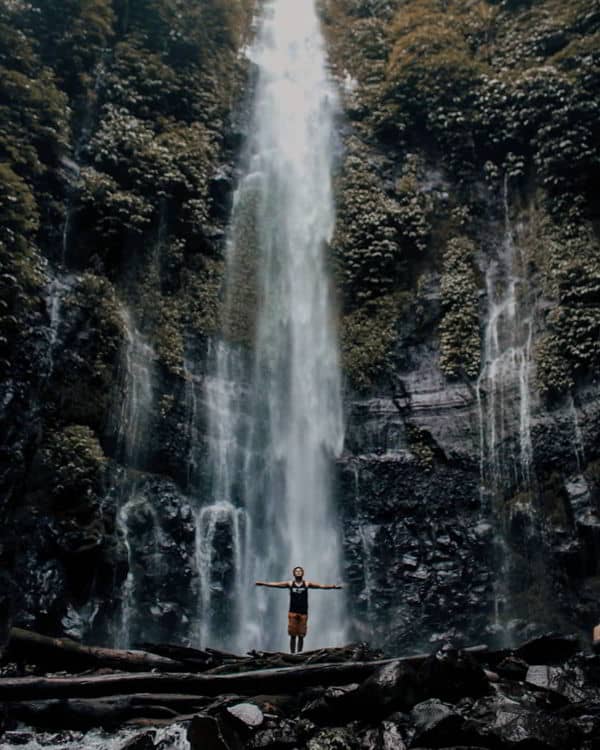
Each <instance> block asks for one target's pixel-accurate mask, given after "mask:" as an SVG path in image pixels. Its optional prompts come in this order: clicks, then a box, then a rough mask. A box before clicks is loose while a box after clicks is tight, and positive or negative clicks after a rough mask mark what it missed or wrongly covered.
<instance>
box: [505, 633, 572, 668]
mask: <svg viewBox="0 0 600 750" xmlns="http://www.w3.org/2000/svg"><path fill="white" fill-rule="evenodd" d="M579 648H580V644H579V639H578V637H577V636H576V635H563V634H561V633H547V634H545V635H541V636H539V637H537V638H532V639H531V640H530V641H527V642H526V643H523V644H522V645H521V646H519V648H517V649H516V650H515V656H517V657H518V658H520V659H524V660H525V661H526V662H527V663H528V664H558V663H560V662H563V661H565V660H566V659H568V658H569V657H571V656H573V655H574V654H576V653H577V651H579Z"/></svg>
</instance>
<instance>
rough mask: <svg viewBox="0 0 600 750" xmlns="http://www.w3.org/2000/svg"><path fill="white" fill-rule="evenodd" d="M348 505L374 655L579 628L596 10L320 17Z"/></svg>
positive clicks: (434, 10) (588, 587)
mask: <svg viewBox="0 0 600 750" xmlns="http://www.w3.org/2000/svg"><path fill="white" fill-rule="evenodd" d="M324 15H325V21H326V24H327V28H328V30H329V35H330V40H331V47H332V54H333V60H334V64H335V66H336V70H337V73H338V76H339V78H340V80H342V81H344V83H345V85H344V91H345V112H346V115H347V120H346V123H345V144H346V157H345V161H344V164H343V166H342V170H341V175H340V202H339V215H338V225H337V226H338V229H337V235H336V238H335V241H334V247H333V252H334V256H335V258H336V260H337V263H338V273H339V279H340V286H341V289H342V292H343V295H344V315H343V317H342V323H341V337H342V346H343V352H344V355H345V363H346V372H347V375H348V388H347V393H346V406H347V425H348V429H347V439H346V454H345V455H344V456H343V458H342V459H341V461H340V463H339V466H340V476H341V487H342V492H341V496H340V497H341V502H342V503H343V507H344V509H345V512H346V519H347V521H346V529H347V535H346V550H347V559H348V561H349V577H350V580H351V581H352V585H353V592H354V596H355V601H357V602H358V606H357V612H358V613H359V614H358V619H359V621H360V622H361V624H365V623H366V629H365V632H368V631H369V630H371V629H374V630H375V632H377V633H378V634H379V636H380V638H381V639H382V640H384V641H386V640H387V641H389V642H392V643H398V642H399V643H402V644H408V643H410V644H411V645H413V644H415V642H418V643H420V644H421V645H427V644H428V643H429V642H430V641H432V640H435V639H436V638H437V637H439V636H440V635H441V634H444V633H448V632H449V633H451V634H452V635H453V636H454V637H455V638H458V639H461V638H463V637H466V638H467V640H468V639H470V638H474V637H476V635H477V634H478V633H479V634H481V633H482V632H487V633H488V635H489V636H490V637H493V636H496V637H499V638H500V639H502V638H510V637H514V635H515V634H516V633H519V632H520V631H525V632H528V631H531V630H536V629H542V628H544V627H576V626H585V627H589V626H590V625H591V624H592V623H593V621H594V619H595V618H596V617H597V615H596V605H595V601H594V599H595V592H596V590H597V581H598V579H597V573H598V556H597V544H596V541H595V540H596V539H597V533H598V528H599V527H598V516H597V511H598V505H597V503H598V497H599V495H598V479H597V459H598V453H597V444H598V427H599V409H598V385H597V379H596V368H597V365H598V355H599V353H600V350H599V349H598V333H599V331H600V328H599V324H600V307H599V304H600V296H599V294H598V290H599V289H600V286H599V281H600V265H599V259H600V253H599V247H598V236H597V204H596V197H595V192H594V190H593V188H592V185H593V184H594V181H595V180H596V179H597V173H598V136H597V133H595V132H594V126H593V121H594V115H593V112H595V111H597V107H598V98H597V94H596V93H595V89H594V86H595V85H596V82H597V76H598V50H597V39H598V37H597V34H598V23H599V21H600V17H599V16H598V12H597V8H596V7H595V5H594V4H593V3H588V2H581V3H577V2H576V3H569V5H568V7H566V6H565V5H564V4H560V3H553V2H523V3H517V2H514V3H511V2H502V3H474V4H471V5H467V4H465V3H459V2H456V3H453V2H449V3H448V2H445V3H441V2H435V1H432V2H411V1H410V0H409V1H408V2H402V3H397V4H389V3H388V4H372V3H361V2H358V3H355V2H353V3H348V2H330V3H328V4H327V5H326V9H325V14H324Z"/></svg>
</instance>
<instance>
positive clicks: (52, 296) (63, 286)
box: [46, 273, 75, 378]
mask: <svg viewBox="0 0 600 750" xmlns="http://www.w3.org/2000/svg"><path fill="white" fill-rule="evenodd" d="M74 281H75V277H74V276H71V275H60V274H58V273H57V274H53V275H52V276H51V278H50V283H49V284H48V294H47V296H46V307H47V314H48V319H49V320H48V322H49V325H48V352H47V362H48V366H47V374H46V377H48V378H50V377H51V376H52V373H53V371H54V355H55V349H56V345H57V343H58V340H59V333H60V326H61V324H62V321H63V303H64V299H65V297H66V296H67V294H68V293H69V292H70V291H71V289H72V288H73V283H74Z"/></svg>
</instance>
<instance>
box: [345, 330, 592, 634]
mask: <svg viewBox="0 0 600 750" xmlns="http://www.w3.org/2000/svg"><path fill="white" fill-rule="evenodd" d="M401 344H402V341H401ZM402 347H403V348H402V359H401V360H399V362H398V367H397V369H396V370H395V371H394V373H393V380H392V381H391V382H390V383H389V384H382V385H381V386H380V387H379V388H374V389H371V393H370V394H369V395H368V396H361V395H357V394H353V393H352V392H349V393H348V394H347V398H346V414H347V417H346V420H347V421H346V423H347V428H346V429H347V433H346V452H345V453H344V455H343V456H342V457H341V459H340V460H339V461H338V478H339V488H338V492H339V498H340V500H339V507H340V512H341V514H342V515H343V517H344V540H345V547H344V549H345V555H346V576H347V580H348V582H349V584H350V591H351V597H350V601H351V605H350V606H351V608H352V612H353V615H354V627H355V631H354V632H355V633H356V634H360V635H361V637H369V636H368V635H367V633H369V632H373V633H374V634H375V637H376V638H377V639H378V642H379V643H382V644H386V645H387V646H388V647H391V648H397V647H402V648H404V647H406V646H410V647H421V648H427V647H428V646H429V645H430V644H431V643H432V642H435V641H436V639H438V638H440V637H441V636H442V635H443V634H446V635H448V634H450V635H451V636H452V637H453V638H454V639H457V640H458V642H464V641H470V642H475V641H477V640H478V639H479V640H481V639H482V638H483V639H484V640H486V639H488V638H491V639H492V640H493V639H494V638H495V637H499V638H500V639H502V638H504V637H507V638H511V637H518V633H519V632H521V633H522V634H526V633H528V632H535V631H536V629H537V631H538V632H539V631H541V630H543V629H544V628H547V627H550V626H552V627H556V626H564V625H565V623H569V624H570V626H571V627H573V626H575V627H583V628H589V627H590V626H591V625H592V624H593V622H594V617H595V616H596V615H595V613H594V611H593V608H592V606H591V600H590V598H589V594H588V593H587V591H588V590H590V591H591V589H589V588H588V586H591V585H592V582H593V577H594V576H595V575H597V570H598V568H597V566H598V562H597V560H598V558H597V553H596V552H594V551H593V550H592V547H593V545H594V544H595V541H594V540H596V539H597V533H598V532H597V530H598V523H599V516H598V505H597V502H596V496H597V493H598V490H597V480H596V479H594V478H593V477H594V476H595V469H594V468H593V467H594V466H595V463H594V459H593V457H594V456H595V451H596V448H595V445H596V444H597V437H598V432H597V429H598V423H597V421H598V411H599V407H598V402H597V391H596V389H595V387H594V386H593V385H589V386H586V387H585V388H583V389H582V390H581V391H580V393H579V395H578V397H577V403H578V406H577V407H574V406H573V404H572V403H571V402H570V401H569V400H568V399H567V400H562V401H560V400H559V401H557V402H547V401H542V400H541V399H539V397H538V396H537V395H535V391H532V399H533V403H532V407H531V408H532V413H531V440H532V456H533V458H532V464H531V474H532V476H533V479H532V483H531V485H530V486H529V488H528V489H525V490H524V489H523V488H522V487H519V485H518V483H517V482H515V484H514V485H513V486H512V488H511V485H510V481H511V480H510V476H511V475H510V468H507V472H508V473H507V475H506V476H507V480H506V481H507V484H506V487H505V499H504V500H503V503H504V505H503V508H504V510H503V511H502V513H501V516H499V515H497V514H498V511H497V510H494V508H493V506H492V505H491V504H490V500H489V498H486V496H485V495H482V492H481V444H480V440H481V434H480V429H481V421H480V420H481V414H480V412H479V410H478V406H479V405H478V401H477V398H476V392H475V388H476V387H477V386H476V384H469V383H460V382H453V381H449V380H447V379H446V378H445V377H444V376H443V374H442V373H441V372H440V370H439V358H438V357H437V355H436V352H435V344H432V345H431V346H425V345H423V344H422V343H417V344H414V345H411V344H410V341H405V342H404V344H402ZM532 387H533V384H532ZM507 408H508V407H507ZM511 408H512V407H511ZM574 409H575V411H574ZM512 414H513V416H512V417H511V418H512V420H513V421H512V422H508V423H507V426H506V429H507V433H506V438H505V440H506V444H507V445H510V444H511V443H512V448H511V449H510V450H511V451H513V455H515V456H516V457H518V455H519V444H518V440H519V422H518V413H517V412H515V411H514V410H513V411H512ZM576 420H578V421H577V424H575V422H576ZM577 425H579V426H577ZM576 428H577V429H579V430H580V431H579V433H578V435H579V438H578V439H579V443H577V441H576V440H575V437H574V436H575V429H576ZM511 431H512V432H511ZM504 450H506V448H504ZM578 451H579V453H581V452H583V454H584V456H585V458H584V460H583V461H582V459H581V458H580V457H578ZM516 462H518V458H515V459H514V462H513V463H516ZM508 466H510V464H509V465H508ZM596 549H597V548H596ZM501 569H503V570H504V573H501V572H500V570H501ZM503 576H504V577H505V578H506V580H507V581H508V584H507V586H506V587H504V591H503V592H502V594H501V595H499V594H498V590H499V588H503V587H502V586H500V587H499V579H500V578H502V577H503ZM536 588H537V589H538V591H542V595H541V599H540V596H539V594H536V593H535V590H536ZM544 590H545V591H546V593H543V592H544ZM550 591H552V592H553V593H550ZM509 594H510V598H509ZM498 602H499V603H498ZM574 605H576V606H574ZM498 607H500V615H499V614H498V611H499V610H498ZM494 623H496V625H494ZM528 627H529V630H527V628H528ZM511 633H512V635H511Z"/></svg>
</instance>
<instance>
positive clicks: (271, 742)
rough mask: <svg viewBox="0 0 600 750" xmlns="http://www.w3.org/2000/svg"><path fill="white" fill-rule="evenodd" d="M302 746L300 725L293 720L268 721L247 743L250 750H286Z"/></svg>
mask: <svg viewBox="0 0 600 750" xmlns="http://www.w3.org/2000/svg"><path fill="white" fill-rule="evenodd" d="M299 744H300V739H299V727H298V723H297V722H295V721H292V720H291V719H281V720H277V721H268V722H265V724H264V725H263V726H262V727H261V728H260V729H259V730H258V731H257V732H256V733H255V734H253V735H252V737H251V738H250V740H249V741H248V743H247V747H248V748H250V750H263V748H264V750H267V749H269V750H271V749H272V750H276V749H277V750H286V748H290V749H291V748H294V747H298V746H299Z"/></svg>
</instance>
